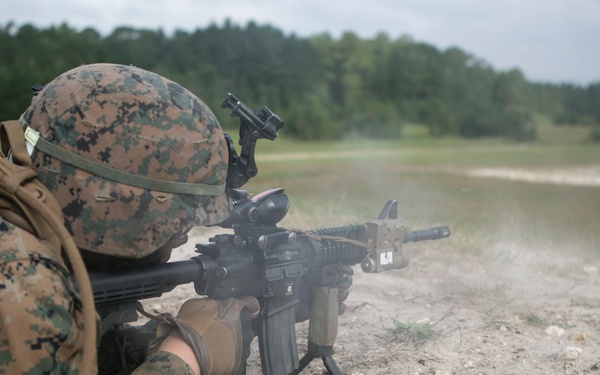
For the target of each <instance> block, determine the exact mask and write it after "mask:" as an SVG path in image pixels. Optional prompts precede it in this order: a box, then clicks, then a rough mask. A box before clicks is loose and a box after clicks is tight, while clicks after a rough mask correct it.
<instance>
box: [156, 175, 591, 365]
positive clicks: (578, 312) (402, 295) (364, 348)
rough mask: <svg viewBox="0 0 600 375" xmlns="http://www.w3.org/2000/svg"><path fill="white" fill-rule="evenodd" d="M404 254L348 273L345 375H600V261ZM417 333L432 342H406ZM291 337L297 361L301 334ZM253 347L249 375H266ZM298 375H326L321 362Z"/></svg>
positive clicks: (434, 249) (338, 352) (170, 304)
mask: <svg viewBox="0 0 600 375" xmlns="http://www.w3.org/2000/svg"><path fill="white" fill-rule="evenodd" d="M500 174H501V173H500ZM553 182H554V181H553ZM554 183H556V182H554ZM194 241H195V239H191V240H190V243H194ZM196 242H198V241H196ZM199 242H203V241H201V240H200V241H199ZM405 252H406V253H408V254H409V256H410V258H411V262H410V264H409V266H408V267H407V268H405V269H403V270H398V271H391V272H387V273H380V274H365V273H363V272H362V271H361V270H360V267H359V266H356V267H354V270H355V275H354V283H353V285H352V287H351V291H350V296H349V297H348V300H347V306H348V309H347V311H346V313H345V314H343V315H342V316H341V317H340V320H339V331H338V337H337V342H336V345H335V355H334V358H335V360H336V362H337V364H338V365H339V367H340V368H341V370H342V372H343V374H347V375H379V374H380V375H383V374H410V375H416V374H432V375H450V374H452V375H454V374H488V375H491V374H502V375H512V374H599V375H600V277H599V272H598V267H600V260H598V261H592V262H590V261H588V262H586V261H584V260H583V259H582V258H581V257H577V256H575V255H573V254H569V253H565V252H558V251H555V250H553V249H548V248H539V249H531V248H527V249H524V248H520V247H519V246H518V245H515V244H510V243H506V244H497V245H496V246H495V247H494V248H490V249H487V250H486V251H485V252H486V253H485V254H484V256H478V257H476V258H475V257H473V258H469V257H465V256H464V254H463V255H460V256H459V255H456V254H451V253H446V252H444V245H443V241H436V242H430V246H426V245H423V246H422V245H420V244H419V245H418V247H417V246H414V247H409V246H407V247H406V248H405ZM187 253H188V254H189V249H188V251H187ZM183 254H184V253H181V254H180V255H179V256H180V257H185V255H183ZM177 256H178V255H177V254H176V255H175V258H177ZM191 293H193V292H192V289H191V286H184V287H180V288H178V289H176V291H174V292H172V293H169V294H168V295H166V296H163V298H161V299H158V300H150V301H147V302H146V304H147V305H148V307H149V308H150V309H152V310H165V309H166V310H169V309H174V308H175V307H174V306H178V305H179V303H180V301H182V300H183V299H185V298H187V297H189V296H190V295H191ZM396 322H397V323H403V324H404V326H400V325H396ZM400 328H405V329H404V330H402V329H400ZM419 330H421V331H426V332H429V333H433V335H432V336H431V337H428V338H426V339H424V340H423V341H422V342H420V343H414V342H411V339H410V337H411V336H409V334H411V333H413V334H416V333H418V331H419ZM296 331H297V336H298V347H299V351H300V355H302V354H303V353H304V351H305V347H306V339H305V337H306V335H307V325H306V324H305V323H301V324H297V326H296ZM256 341H257V340H254V343H253V345H254V346H253V354H252V356H251V358H250V360H249V362H248V370H247V374H248V375H257V374H261V373H262V372H261V371H260V359H259V356H258V346H257V344H256ZM413 341H414V340H413ZM302 373H303V374H326V372H324V366H323V364H322V363H321V362H320V361H313V363H312V364H311V365H310V366H309V367H308V368H307V369H305V370H304V371H303V372H302Z"/></svg>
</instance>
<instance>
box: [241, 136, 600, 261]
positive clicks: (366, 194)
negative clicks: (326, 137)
mask: <svg viewBox="0 0 600 375" xmlns="http://www.w3.org/2000/svg"><path fill="white" fill-rule="evenodd" d="M588 133H589V131H588V129H587V128H580V127H554V126H545V127H540V128H539V134H540V137H539V140H538V141H537V142H535V143H514V142H509V141H503V140H497V139H486V140H465V139H458V138H442V139H432V138H430V137H428V136H427V133H426V130H425V129H423V128H420V127H408V128H407V129H405V132H404V137H403V138H402V139H401V140H393V141H374V140H364V139H347V140H343V141H338V142H311V143H305V142H295V141H291V140H288V139H285V136H284V131H281V134H280V137H279V138H278V139H277V140H275V141H274V142H269V141H266V140H261V141H259V142H258V145H257V164H258V168H259V174H258V176H257V177H255V178H254V179H252V180H251V181H250V182H249V183H248V184H247V185H246V186H244V188H245V189H247V190H249V191H250V192H252V193H257V192H259V191H262V190H264V189H268V188H271V187H283V188H284V189H285V191H286V193H287V195H288V196H289V197H290V202H291V209H290V212H289V213H288V215H287V217H286V218H285V219H284V220H283V221H282V223H281V225H282V226H285V227H290V228H298V229H310V228H319V227H330V226H338V225H345V224H349V223H357V222H363V221H365V220H367V219H370V218H372V217H374V216H376V215H377V214H378V213H379V211H380V210H381V208H382V207H383V205H384V203H385V202H386V201H387V200H388V199H397V200H398V201H399V209H400V215H401V217H402V218H404V219H405V220H406V221H407V222H408V223H409V224H410V225H411V226H412V227H413V228H414V229H420V228H425V227H430V226H437V225H442V224H447V225H449V226H450V227H451V229H452V232H453V234H452V238H451V240H449V241H445V243H444V249H446V250H449V251H458V252H465V253H469V254H473V255H474V256H477V254H478V253H479V252H480V250H482V249H484V248H486V247H489V246H494V245H498V244H503V243H519V244H521V245H524V246H529V247H538V248H539V247H552V248H556V249H559V250H564V251H574V252H577V253H578V254H580V255H582V256H590V257H594V256H597V255H598V254H599V253H600V186H574V185H561V184H547V183H532V182H524V181H512V180H505V179H498V178H481V177H469V176H467V175H466V174H464V173H463V172H464V171H466V170H468V169H472V168H499V167H503V168H519V169H526V170H531V171H537V172H541V173H543V172H544V171H550V170H554V169H556V168H560V169H561V170H564V171H567V172H568V171H569V170H571V169H573V170H574V169H575V168H577V167H590V166H598V165H600V144H594V143H592V142H590V141H588Z"/></svg>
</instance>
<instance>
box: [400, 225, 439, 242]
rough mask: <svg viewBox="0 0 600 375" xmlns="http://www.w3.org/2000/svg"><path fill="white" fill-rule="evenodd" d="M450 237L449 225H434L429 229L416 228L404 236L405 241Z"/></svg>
mask: <svg viewBox="0 0 600 375" xmlns="http://www.w3.org/2000/svg"><path fill="white" fill-rule="evenodd" d="M448 237H450V228H449V227H447V226H442V227H433V228H429V229H422V230H415V231H412V232H410V233H409V234H408V236H406V237H404V241H403V242H404V243H407V242H418V241H426V240H439V239H441V238H448Z"/></svg>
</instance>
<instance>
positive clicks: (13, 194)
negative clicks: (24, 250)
mask: <svg viewBox="0 0 600 375" xmlns="http://www.w3.org/2000/svg"><path fill="white" fill-rule="evenodd" d="M0 152H1V155H0V156H1V157H0V209H2V215H3V216H6V219H7V220H9V221H12V222H13V223H14V224H15V225H20V224H22V225H20V226H21V227H22V228H24V229H25V230H28V231H30V232H31V233H33V234H35V235H36V236H38V238H40V239H41V240H45V241H48V242H50V243H51V244H52V245H53V247H54V248H55V249H56V251H57V252H59V253H58V254H56V255H57V257H60V256H61V254H60V249H61V248H62V250H63V252H64V254H65V256H66V258H67V260H68V262H69V264H70V265H71V267H72V269H73V274H74V275H75V279H76V281H77V284H78V286H79V291H80V295H81V303H82V310H83V321H84V328H83V335H84V346H83V359H82V369H81V373H83V374H91V373H93V372H94V370H93V369H94V368H95V367H96V341H97V326H96V309H95V306H94V295H93V292H92V286H91V283H90V279H89V276H88V273H87V269H86V267H85V264H84V263H83V260H82V259H81V255H80V253H79V250H78V249H77V246H76V245H75V242H74V241H73V238H72V237H71V235H70V234H69V232H68V231H67V229H66V228H65V226H64V224H63V217H62V212H61V209H60V205H59V204H58V202H57V201H56V199H55V198H54V196H53V195H52V193H50V191H48V189H47V188H46V187H45V186H44V185H43V184H42V183H41V182H40V181H39V180H38V179H37V172H36V171H35V170H34V169H33V168H32V163H31V158H30V157H29V154H28V153H27V149H26V147H25V138H24V133H23V128H22V127H21V125H20V124H19V122H18V121H6V122H2V123H0Z"/></svg>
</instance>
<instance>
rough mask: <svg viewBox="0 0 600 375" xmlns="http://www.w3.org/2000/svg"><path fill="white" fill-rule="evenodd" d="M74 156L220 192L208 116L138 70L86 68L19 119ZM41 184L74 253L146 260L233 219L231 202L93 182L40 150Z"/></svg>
mask: <svg viewBox="0 0 600 375" xmlns="http://www.w3.org/2000/svg"><path fill="white" fill-rule="evenodd" d="M20 121H21V123H22V124H23V126H24V127H26V126H29V127H31V128H32V129H34V130H35V131H37V132H39V133H40V136H41V137H42V138H43V139H45V140H47V141H49V142H51V143H53V144H56V145H58V146H59V147H61V148H62V149H65V150H68V151H70V152H72V153H74V154H77V155H79V156H81V157H83V158H85V159H87V160H90V161H93V162H95V163H98V164H102V165H105V166H109V167H111V168H113V169H117V170H119V171H124V172H127V173H130V174H135V175H141V176H145V177H149V178H152V179H156V180H162V181H175V182H188V183H202V184H208V185H224V184H225V181H226V175H227V165H228V157H229V156H228V148H227V145H226V141H225V138H224V134H223V131H222V129H221V127H220V125H219V123H218V121H217V120H216V118H215V116H214V114H213V113H212V112H211V111H210V109H209V108H208V107H207V106H206V105H205V104H204V103H203V102H202V101H201V100H200V99H198V98H197V97H196V96H195V95H193V94H192V93H190V92H189V91H187V90H186V89H184V88H183V87H181V86H180V85H178V84H176V83H174V82H172V81H170V80H168V79H166V78H164V77H161V76H159V75H157V74H154V73H151V72H148V71H145V70H143V69H140V68H136V67H132V66H124V65H116V64H92V65H84V66H81V67H78V68H75V69H73V70H71V71H68V72H66V73H64V74H62V75H60V76H59V77H57V78H56V79H54V80H53V81H52V82H50V83H49V84H47V85H46V86H44V88H43V89H42V90H41V91H40V92H39V93H38V95H37V96H35V97H34V99H33V101H32V104H31V105H30V107H29V108H28V109H27V110H26V112H25V113H24V114H23V116H22V117H21V119H20ZM32 161H33V167H34V169H36V171H37V172H38V176H39V177H38V178H39V179H40V181H42V183H43V184H44V185H46V186H47V187H48V189H49V190H50V191H51V192H52V193H53V195H54V196H55V197H56V199H57V200H58V202H59V204H60V206H61V209H62V211H63V214H64V217H65V226H66V227H67V229H68V230H69V232H70V233H71V234H72V235H73V238H74V240H75V243H76V244H77V245H78V247H79V248H81V249H85V250H89V251H92V252H96V253H100V254H106V255H111V256H118V257H124V258H141V257H144V256H147V255H149V254H151V253H152V252H154V251H155V250H157V249H158V248H159V247H160V246H162V245H163V244H165V243H166V242H167V241H168V240H169V239H170V238H172V237H173V236H177V235H180V234H184V233H186V232H187V231H188V230H189V229H190V228H191V227H192V226H196V225H210V224H217V223H219V222H221V221H223V220H224V219H225V218H226V217H227V216H228V215H229V204H228V199H227V197H226V195H225V193H224V192H223V193H222V194H220V195H218V196H194V195H185V194H173V193H165V192H161V191H154V190H149V189H144V188H139V187H134V186H129V185H126V184H122V183H117V182H114V181H111V180H108V179H105V178H101V177H98V176H94V175H93V174H91V173H88V172H85V171H83V170H81V169H78V168H75V167H73V166H71V165H70V164H67V163H65V162H62V161H60V160H58V159H57V158H55V157H51V156H49V155H47V154H45V153H43V152H41V151H39V150H36V151H34V153H33V155H32Z"/></svg>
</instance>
